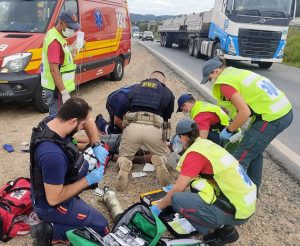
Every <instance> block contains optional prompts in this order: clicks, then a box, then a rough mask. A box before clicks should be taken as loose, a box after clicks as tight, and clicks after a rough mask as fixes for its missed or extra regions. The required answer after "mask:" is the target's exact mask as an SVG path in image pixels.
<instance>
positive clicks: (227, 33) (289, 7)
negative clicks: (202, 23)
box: [209, 0, 295, 68]
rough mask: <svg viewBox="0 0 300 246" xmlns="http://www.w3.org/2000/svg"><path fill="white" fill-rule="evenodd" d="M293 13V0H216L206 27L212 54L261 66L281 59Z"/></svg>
mask: <svg viewBox="0 0 300 246" xmlns="http://www.w3.org/2000/svg"><path fill="white" fill-rule="evenodd" d="M294 13H295V0H286V1H282V0H227V1H223V0H216V2H215V7H214V10H213V16H212V21H211V25H210V30H209V38H210V39H211V40H213V41H214V45H213V51H212V52H213V56H216V55H220V56H223V57H224V58H225V59H228V60H240V61H251V62H252V63H258V65H259V67H260V68H269V67H270V66H271V65H272V63H273V62H282V59H283V54H284V47H285V45H286V39H287V34H288V28H289V23H290V21H291V20H292V18H293V16H294Z"/></svg>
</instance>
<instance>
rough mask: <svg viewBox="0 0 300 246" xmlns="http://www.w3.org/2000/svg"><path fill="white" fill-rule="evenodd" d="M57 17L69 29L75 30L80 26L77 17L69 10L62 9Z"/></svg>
mask: <svg viewBox="0 0 300 246" xmlns="http://www.w3.org/2000/svg"><path fill="white" fill-rule="evenodd" d="M59 19H60V20H62V21H64V22H65V23H67V24H68V27H69V28H71V29H74V30H76V31H77V30H78V29H79V28H80V25H79V23H78V18H77V16H76V15H75V14H74V13H73V12H72V11H71V10H66V11H62V12H61V13H60V15H59Z"/></svg>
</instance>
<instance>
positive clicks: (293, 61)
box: [283, 27, 300, 67]
mask: <svg viewBox="0 0 300 246" xmlns="http://www.w3.org/2000/svg"><path fill="white" fill-rule="evenodd" d="M283 62H284V63H285V64H288V65H291V66H295V67H300V27H290V29H289V34H288V39H287V44H286V47H285V51H284V59H283Z"/></svg>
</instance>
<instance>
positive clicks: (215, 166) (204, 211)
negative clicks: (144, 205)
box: [150, 118, 257, 245]
mask: <svg viewBox="0 0 300 246" xmlns="http://www.w3.org/2000/svg"><path fill="white" fill-rule="evenodd" d="M176 134H177V135H178V136H180V140H179V141H180V143H181V144H182V149H184V150H185V152H184V154H183V155H182V157H181V159H180V160H179V162H178V165H177V170H178V171H179V172H180V174H179V176H178V178H177V180H176V182H175V184H174V185H173V186H172V188H171V190H170V191H169V192H168V194H167V195H166V196H165V197H164V198H162V199H161V201H160V202H159V203H158V204H157V205H155V206H152V207H150V209H151V211H152V212H153V213H155V214H156V215H159V214H160V213H161V211H162V210H163V209H164V208H166V207H167V206H169V205H172V208H173V210H174V211H175V212H176V213H180V214H181V215H182V216H183V217H185V218H186V219H187V220H188V221H189V222H190V223H191V224H192V226H193V227H194V228H195V229H196V230H197V231H198V232H199V233H200V234H203V235H204V241H205V243H206V244H207V245H224V244H227V243H232V242H234V241H236V240H238V238H239V234H238V232H237V231H236V229H235V228H234V226H235V225H241V224H243V223H245V222H246V221H247V220H248V219H249V218H250V217H251V216H252V215H253V213H254V212H255V208H256V193H257V191H256V186H255V184H254V183H253V182H252V181H251V179H250V178H249V177H248V175H247V174H246V172H245V171H244V169H243V168H242V167H241V165H239V163H238V161H237V160H236V159H235V158H234V157H233V156H232V155H231V154H229V153H228V152H227V151H226V150H225V149H224V148H222V147H221V146H219V145H217V144H215V143H213V142H212V141H210V140H207V139H202V138H200V137H199V128H198V126H197V124H196V123H195V122H194V121H193V120H191V119H189V118H185V119H183V120H181V121H179V123H178V124H177V127H176ZM188 187H190V191H191V192H189V191H185V190H186V189H187V188H188ZM212 229H213V232H212V233H209V231H210V230H212Z"/></svg>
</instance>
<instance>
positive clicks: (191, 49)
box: [189, 39, 194, 56]
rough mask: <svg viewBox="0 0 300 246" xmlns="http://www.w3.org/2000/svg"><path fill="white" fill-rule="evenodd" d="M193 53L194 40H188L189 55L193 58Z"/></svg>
mask: <svg viewBox="0 0 300 246" xmlns="http://www.w3.org/2000/svg"><path fill="white" fill-rule="evenodd" d="M193 53H194V39H190V43H189V55H190V56H193Z"/></svg>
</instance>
